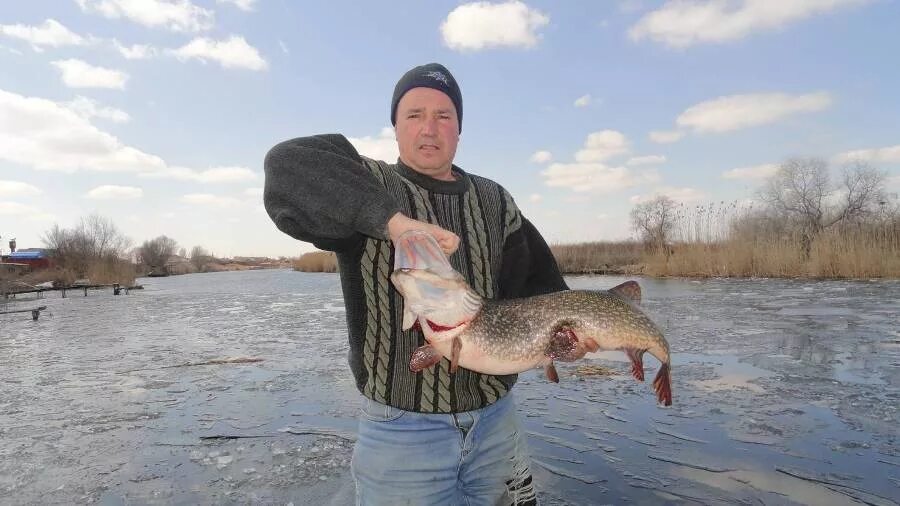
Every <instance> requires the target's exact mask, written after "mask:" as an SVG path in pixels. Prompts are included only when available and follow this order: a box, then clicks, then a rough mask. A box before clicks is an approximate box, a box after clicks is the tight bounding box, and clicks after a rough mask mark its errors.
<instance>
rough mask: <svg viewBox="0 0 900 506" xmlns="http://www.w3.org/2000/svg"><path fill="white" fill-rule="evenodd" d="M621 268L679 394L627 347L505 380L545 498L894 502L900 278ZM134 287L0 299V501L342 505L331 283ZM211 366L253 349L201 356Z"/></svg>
mask: <svg viewBox="0 0 900 506" xmlns="http://www.w3.org/2000/svg"><path fill="white" fill-rule="evenodd" d="M624 279H625V278H618V277H571V278H568V281H569V283H570V285H571V286H572V287H573V288H598V289H599V288H609V287H612V286H614V285H616V284H618V283H620V282H621V281H623V280H624ZM639 281H640V283H641V285H642V287H643V290H644V307H645V309H646V311H647V312H648V313H649V314H650V315H651V316H652V317H653V318H654V319H655V320H656V321H657V322H658V323H659V325H660V326H661V327H662V328H663V329H664V331H665V333H666V337H667V339H668V340H669V343H670V345H671V347H672V352H673V364H674V365H673V391H674V405H673V406H671V407H670V408H661V407H658V406H657V405H656V403H655V396H654V395H653V394H652V390H651V387H650V385H649V384H646V383H637V382H635V381H634V380H633V379H632V378H631V376H630V374H628V371H629V366H628V364H627V362H626V359H625V356H624V354H622V353H603V354H599V355H596V356H593V357H592V358H590V359H589V360H586V361H581V362H578V363H574V364H559V365H558V366H557V367H558V369H559V373H560V383H559V384H558V385H557V384H551V383H548V382H546V380H545V379H544V378H543V373H541V372H540V371H532V372H528V373H526V374H523V375H522V376H521V378H520V381H519V383H518V385H517V386H516V387H515V388H514V390H513V391H514V393H515V395H516V396H517V399H518V403H519V408H520V411H521V414H522V416H523V420H524V423H525V425H526V429H527V430H528V433H529V444H530V446H531V451H532V454H533V457H534V460H535V461H536V464H535V466H534V473H535V476H536V482H537V483H538V485H539V487H540V490H541V493H540V494H541V498H542V501H543V503H544V504H551V505H557V504H578V505H580V504H584V505H588V504H605V503H609V504H625V503H632V504H671V503H682V502H683V503H702V504H767V505H770V504H816V505H824V504H856V503H859V504H897V503H898V502H900V442H898V436H900V415H898V407H900V283H898V282H896V281H875V282H863V281H860V282H852V281H789V280H704V281H690V280H654V279H639ZM139 282H141V283H143V285H144V286H145V289H144V290H136V291H132V292H131V293H130V294H129V295H122V296H113V295H112V294H111V293H108V292H106V291H104V292H102V293H101V292H95V291H92V292H89V295H88V296H87V297H84V296H82V294H79V293H77V292H69V297H68V298H66V299H62V298H59V295H57V294H51V295H47V296H46V297H45V298H44V299H42V300H40V301H34V300H31V301H29V300H17V301H15V302H11V303H10V304H9V307H8V309H19V308H22V309H24V308H30V307H33V306H36V305H46V306H48V311H46V312H44V313H43V314H42V315H41V317H40V319H39V320H38V321H37V322H33V321H31V319H30V316H29V315H27V314H24V313H23V314H15V315H0V504H72V503H100V504H288V503H291V502H292V503H293V504H295V505H298V506H299V505H301V504H323V505H324V504H339V505H340V504H350V503H352V497H353V489H352V483H351V481H350V478H349V460H350V455H351V451H352V439H353V437H354V433H355V430H356V413H357V411H358V405H359V395H358V393H357V391H356V389H355V387H354V385H353V382H352V379H351V378H352V377H351V374H350V371H349V368H348V365H347V362H346V353H347V344H346V335H345V322H344V313H343V302H342V298H341V292H340V286H339V283H338V278H337V276H336V275H334V274H304V273H297V272H291V271H249V272H224V273H215V274H195V275H186V276H177V277H171V278H154V279H142V280H140V281H139ZM0 307H2V306H0ZM226 358H245V359H261V361H258V362H248V363H223V364H209V365H196V364H197V363H199V362H205V361H210V360H216V359H226ZM192 364H193V365H192ZM586 364H588V365H602V366H605V367H609V368H612V369H613V370H615V371H616V372H618V374H615V375H611V376H610V375H593V374H588V373H587V372H589V371H587V370H586V368H584V367H581V366H584V365H586ZM645 365H646V366H647V376H648V378H652V377H653V374H654V371H653V370H654V369H655V368H656V365H657V363H656V362H655V360H654V359H653V358H652V357H649V356H648V357H647V358H646V363H645ZM648 383H649V382H648ZM216 436H219V437H216ZM236 436H241V437H236Z"/></svg>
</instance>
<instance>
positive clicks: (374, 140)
mask: <svg viewBox="0 0 900 506" xmlns="http://www.w3.org/2000/svg"><path fill="white" fill-rule="evenodd" d="M347 140H348V141H350V144H353V147H354V148H356V151H358V152H359V154H361V155H363V156H367V157H369V158H372V159H374V160H384V161H386V162H389V163H394V162H395V161H396V160H397V157H399V156H400V150H399V149H398V148H397V139H396V138H395V137H394V129H393V128H391V127H385V128H382V129H381V133H380V134H378V136H377V137H371V136H368V135H367V136H365V137H360V138H357V137H348V138H347Z"/></svg>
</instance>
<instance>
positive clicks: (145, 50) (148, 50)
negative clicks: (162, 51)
mask: <svg viewBox="0 0 900 506" xmlns="http://www.w3.org/2000/svg"><path fill="white" fill-rule="evenodd" d="M113 46H114V47H115V48H116V51H118V52H119V54H121V55H122V56H124V57H125V59H126V60H146V59H148V58H153V57H155V56H156V55H157V54H159V50H158V49H156V48H155V47H153V46H150V45H148V44H132V45H131V46H123V45H122V44H121V43H120V42H119V41H118V40H116V39H113Z"/></svg>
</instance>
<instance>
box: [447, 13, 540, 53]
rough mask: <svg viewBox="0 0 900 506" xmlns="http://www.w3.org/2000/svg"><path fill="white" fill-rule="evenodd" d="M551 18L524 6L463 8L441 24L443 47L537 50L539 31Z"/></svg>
mask: <svg viewBox="0 0 900 506" xmlns="http://www.w3.org/2000/svg"><path fill="white" fill-rule="evenodd" d="M549 22H550V18H549V17H547V16H546V15H544V14H543V13H541V12H540V11H538V10H537V9H532V8H530V7H528V6H527V5H525V4H524V3H522V2H519V1H516V0H513V1H508V2H504V3H499V4H492V3H490V2H472V3H467V4H463V5H460V6H459V7H457V8H455V9H453V10H452V11H451V12H450V14H448V15H447V19H446V20H444V22H443V23H441V35H443V38H444V44H445V45H446V46H447V47H449V48H451V49H456V50H458V51H467V50H468V51H478V50H481V49H485V48H490V47H525V48H529V47H534V46H535V45H536V44H537V42H538V40H539V39H540V37H541V35H540V34H538V33H537V30H538V29H539V28H541V27H543V26H545V25H547V24H548V23H549Z"/></svg>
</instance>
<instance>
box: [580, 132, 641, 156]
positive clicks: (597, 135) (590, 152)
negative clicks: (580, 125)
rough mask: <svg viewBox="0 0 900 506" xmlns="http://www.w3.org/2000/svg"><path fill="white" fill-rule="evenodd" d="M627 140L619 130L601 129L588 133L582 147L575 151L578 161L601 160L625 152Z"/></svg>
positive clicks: (626, 150)
mask: <svg viewBox="0 0 900 506" xmlns="http://www.w3.org/2000/svg"><path fill="white" fill-rule="evenodd" d="M628 150H629V147H628V140H627V139H626V138H625V136H624V135H622V133H621V132H617V131H615V130H601V131H599V132H593V133H591V134H588V136H587V139H586V140H585V141H584V147H583V148H581V149H580V150H579V151H578V152H577V153H575V160H577V161H579V162H603V161H606V160H608V159H610V158H612V157H614V156H618V155H621V154H624V153H627V152H628Z"/></svg>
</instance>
